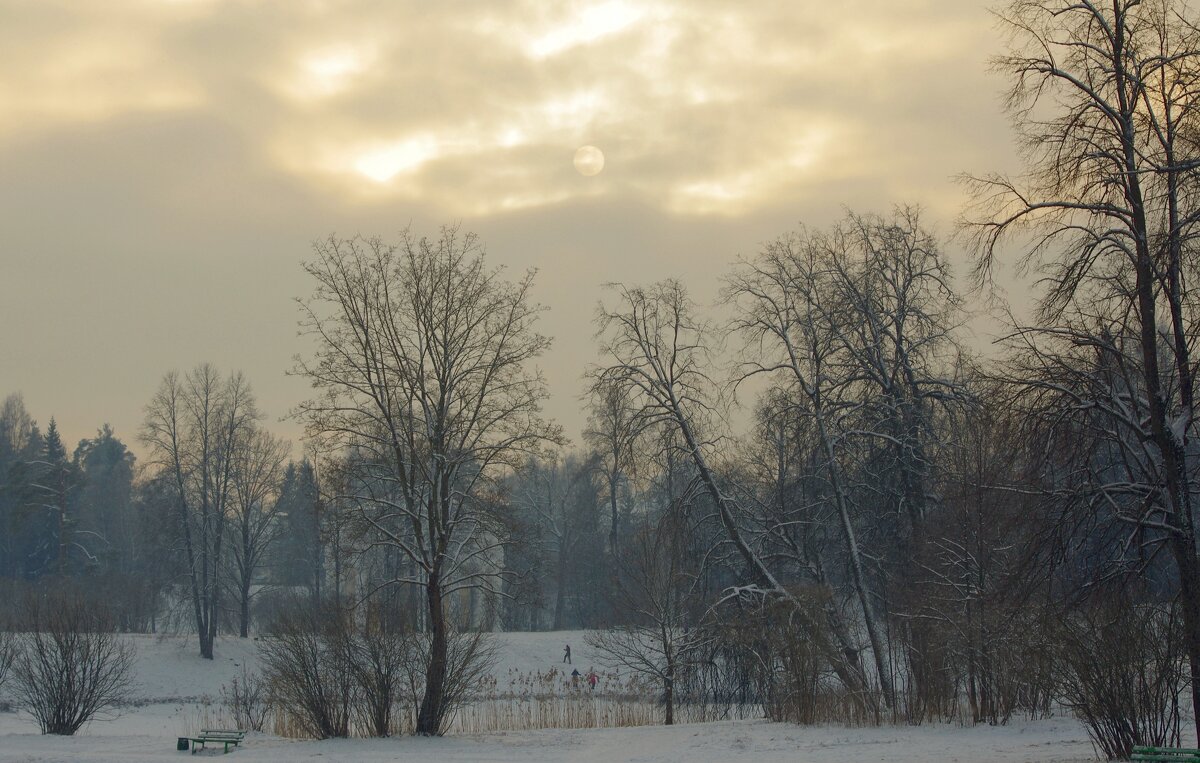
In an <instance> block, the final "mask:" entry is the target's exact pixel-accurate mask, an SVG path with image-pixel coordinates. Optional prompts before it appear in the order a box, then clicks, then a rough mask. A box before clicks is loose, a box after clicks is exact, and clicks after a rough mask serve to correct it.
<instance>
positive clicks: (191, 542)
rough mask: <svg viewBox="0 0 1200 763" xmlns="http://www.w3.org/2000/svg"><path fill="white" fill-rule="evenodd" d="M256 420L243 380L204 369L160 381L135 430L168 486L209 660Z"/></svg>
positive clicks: (203, 652) (251, 397)
mask: <svg viewBox="0 0 1200 763" xmlns="http://www.w3.org/2000/svg"><path fill="white" fill-rule="evenodd" d="M258 418H259V413H258V408H257V407H256V405H255V401H254V395H253V394H252V393H251V391H250V385H249V384H248V383H247V382H246V379H245V377H243V376H242V375H241V374H240V373H233V374H230V375H229V376H222V375H221V374H220V372H218V371H217V369H216V368H214V367H213V366H211V365H209V364H207V363H205V364H202V365H199V366H196V368H194V369H192V370H191V371H190V372H188V373H187V374H184V375H183V376H182V377H181V376H180V375H179V374H178V373H175V372H174V371H172V372H170V373H168V374H167V375H166V376H165V377H163V380H162V383H161V384H160V385H159V388H158V391H157V392H156V393H155V395H154V398H153V399H152V400H151V401H150V403H149V404H148V405H147V406H146V418H145V423H144V424H143V425H142V431H141V441H142V443H143V444H144V445H145V446H146V448H147V450H148V455H149V462H150V463H151V464H153V465H154V466H156V467H157V468H158V469H159V470H160V471H161V473H162V474H163V475H165V476H166V477H167V479H168V481H169V484H170V485H171V492H172V493H173V495H172V496H171V497H172V499H173V502H174V504H175V508H176V517H177V531H178V533H179V537H180V538H181V540H182V544H183V550H184V553H185V554H186V559H185V563H184V568H185V569H186V570H187V573H188V584H189V590H190V593H191V603H192V612H193V616H194V618H195V622H196V633H197V635H198V636H199V640H200V656H201V657H205V658H207V659H210V660H211V659H212V657H213V641H214V640H215V638H216V634H217V621H218V618H219V615H220V609H221V592H222V586H223V585H224V581H223V579H222V577H223V574H224V572H223V570H224V566H223V565H224V558H223V553H224V551H225V537H226V530H227V525H228V520H229V516H230V514H231V512H232V508H233V507H232V504H233V500H234V474H235V468H234V466H235V463H236V461H237V453H238V449H239V447H241V445H242V443H243V442H244V440H245V439H246V438H247V437H249V436H250V435H251V434H252V433H253V431H254V429H255V425H256V421H257V419H258Z"/></svg>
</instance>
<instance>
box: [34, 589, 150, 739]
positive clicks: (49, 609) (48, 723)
mask: <svg viewBox="0 0 1200 763" xmlns="http://www.w3.org/2000/svg"><path fill="white" fill-rule="evenodd" d="M24 616H25V620H26V622H27V623H28V624H29V626H30V631H29V632H27V633H25V634H24V635H23V636H22V637H21V638H20V642H21V644H20V648H19V651H18V653H17V655H16V659H15V661H14V662H13V663H12V664H13V675H14V678H15V681H16V694H17V698H18V699H19V701H20V702H21V703H22V704H23V705H24V706H25V708H26V709H27V710H28V711H29V713H30V715H32V716H33V717H34V719H35V720H37V722H38V726H39V727H40V728H41V731H42V733H43V734H65V735H70V734H74V733H75V732H76V731H78V730H79V729H80V727H82V726H83V725H84V724H86V723H88V722H89V721H91V720H92V719H93V718H95V717H96V715H97V714H98V713H100V712H101V711H103V710H106V709H108V708H111V707H113V706H115V705H117V704H119V703H121V702H123V701H125V700H126V699H127V698H128V693H129V689H130V685H131V673H132V668H133V659H134V653H133V649H132V647H131V646H130V645H129V644H128V643H127V642H125V641H123V640H121V638H120V637H119V636H118V635H117V634H116V633H114V628H113V626H114V624H115V620H114V618H113V617H112V615H111V613H109V612H107V611H106V610H104V609H103V608H100V607H98V606H97V604H96V603H95V602H89V601H86V600H85V599H83V598H82V597H80V596H78V595H69V594H56V595H50V596H44V597H31V598H30V599H28V603H27V604H26V608H25V612H24Z"/></svg>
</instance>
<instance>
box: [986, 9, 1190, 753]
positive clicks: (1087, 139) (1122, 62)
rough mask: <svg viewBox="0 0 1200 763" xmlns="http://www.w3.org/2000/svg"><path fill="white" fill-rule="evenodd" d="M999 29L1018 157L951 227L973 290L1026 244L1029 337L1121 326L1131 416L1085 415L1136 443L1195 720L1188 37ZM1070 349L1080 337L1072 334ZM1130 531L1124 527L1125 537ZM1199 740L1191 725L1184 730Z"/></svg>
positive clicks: (1042, 13)
mask: <svg viewBox="0 0 1200 763" xmlns="http://www.w3.org/2000/svg"><path fill="white" fill-rule="evenodd" d="M1001 18H1002V19H1003V20H1004V21H1005V23H1006V24H1007V25H1008V27H1009V29H1010V30H1011V31H1012V41H1013V42H1012V49H1011V52H1010V53H1009V54H1008V55H1006V56H1004V57H1002V58H999V59H997V61H996V67H997V68H998V69H999V70H1000V71H1001V72H1003V73H1004V74H1006V75H1007V76H1008V77H1009V79H1010V81H1011V82H1012V88H1011V90H1010V91H1009V94H1008V107H1009V111H1010V114H1011V115H1012V117H1013V121H1014V123H1015V124H1016V126H1017V129H1018V132H1019V135H1020V138H1021V140H1022V141H1023V143H1024V146H1025V149H1026V157H1027V160H1028V170H1029V171H1028V173H1027V174H1026V175H1025V176H1023V177H1021V178H1018V179H1011V178H1008V177H1003V176H999V175H991V176H986V177H980V178H973V179H970V181H969V182H970V183H971V184H972V186H973V188H974V191H975V199H976V203H975V206H974V207H973V208H972V209H971V210H969V211H968V212H967V213H966V215H965V219H964V224H965V226H966V230H967V231H969V232H970V233H971V234H972V236H973V238H972V243H973V244H974V248H975V251H976V253H977V255H978V263H979V264H978V271H977V273H978V275H979V276H980V278H981V279H984V280H986V279H987V277H988V275H989V274H990V271H991V268H992V265H993V263H994V262H995V261H996V260H997V259H998V257H999V253H1000V251H1001V245H1002V244H1003V243H1005V242H1007V241H1009V240H1011V239H1013V238H1014V236H1023V235H1025V234H1029V237H1028V238H1018V239H1017V241H1018V242H1019V243H1024V242H1030V244H1029V246H1028V248H1027V254H1026V258H1025V262H1026V263H1032V264H1034V265H1037V266H1038V267H1039V268H1040V269H1041V272H1042V274H1043V280H1042V284H1043V286H1044V293H1043V297H1042V302H1041V311H1040V315H1039V316H1038V317H1039V321H1038V323H1039V325H1038V326H1037V327H1034V329H1033V331H1039V330H1040V331H1041V332H1042V335H1043V338H1046V337H1050V338H1052V337H1053V336H1054V334H1055V332H1056V331H1057V330H1058V328H1059V327H1060V326H1061V320H1060V319H1061V317H1062V316H1063V314H1064V311H1066V310H1067V309H1068V308H1071V312H1075V311H1078V312H1079V313H1082V314H1086V315H1089V316H1095V317H1100V316H1103V319H1105V320H1107V321H1116V322H1119V323H1123V324H1126V325H1127V326H1128V328H1129V329H1130V333H1129V336H1130V337H1132V338H1134V339H1135V342H1136V346H1135V347H1134V348H1132V349H1133V357H1135V358H1136V359H1137V363H1138V364H1137V367H1136V375H1137V379H1136V385H1135V386H1134V387H1133V388H1132V389H1131V390H1130V391H1129V394H1136V395H1137V396H1139V397H1140V398H1141V401H1142V403H1143V404H1144V411H1145V416H1144V418H1142V419H1140V420H1136V421H1135V420H1131V419H1130V418H1129V417H1128V415H1127V414H1128V409H1127V406H1126V402H1125V400H1123V399H1121V398H1120V397H1119V396H1118V397H1117V398H1115V399H1114V398H1108V399H1107V400H1105V401H1103V402H1102V401H1099V400H1094V401H1093V400H1089V401H1087V407H1076V408H1075V409H1074V410H1075V411H1090V410H1092V409H1091V407H1090V406H1091V405H1093V404H1095V405H1099V406H1101V409H1102V410H1105V409H1107V410H1109V411H1110V412H1112V413H1113V416H1114V420H1113V422H1112V426H1113V427H1114V428H1116V429H1124V428H1126V427H1131V429H1130V431H1131V433H1132V435H1133V436H1134V437H1135V439H1136V440H1137V441H1139V442H1141V443H1144V445H1145V448H1146V452H1145V456H1146V460H1145V461H1144V462H1143V463H1144V464H1146V465H1147V466H1149V467H1150V470H1149V471H1148V472H1146V473H1145V480H1146V482H1148V483H1150V484H1152V485H1153V494H1152V498H1151V500H1149V501H1148V502H1147V504H1146V506H1145V507H1144V510H1143V513H1142V515H1141V517H1140V519H1139V520H1138V524H1139V525H1142V526H1145V527H1153V528H1155V529H1158V530H1161V531H1162V532H1164V533H1166V534H1167V536H1168V537H1169V539H1170V540H1169V543H1168V548H1169V550H1170V553H1171V556H1172V558H1173V560H1174V562H1175V566H1176V568H1177V571H1178V580H1179V591H1180V600H1181V606H1182V619H1183V632H1184V639H1185V641H1186V645H1187V648H1186V652H1187V655H1188V658H1189V661H1190V663H1191V676H1192V680H1191V685H1192V704H1193V708H1194V710H1195V715H1196V718H1197V720H1198V721H1200V563H1198V562H1197V556H1196V549H1197V539H1196V527H1195V521H1194V513H1193V512H1194V506H1193V501H1194V492H1195V486H1194V482H1195V475H1194V471H1195V467H1194V460H1195V459H1194V453H1193V451H1194V449H1193V448H1190V447H1189V442H1190V438H1191V437H1192V436H1193V434H1194V432H1195V428H1196V418H1195V417H1196V411H1195V405H1194V400H1195V360H1194V358H1193V347H1192V344H1193V339H1194V337H1195V336H1196V333H1197V332H1196V328H1197V327H1196V319H1197V316H1198V315H1200V313H1198V311H1197V309H1196V308H1197V302H1196V300H1197V297H1196V290H1195V289H1188V288H1187V285H1186V284H1187V280H1188V278H1189V277H1193V276H1194V275H1195V272H1196V265H1197V261H1196V258H1195V249H1194V245H1193V243H1192V242H1193V238H1194V236H1195V233H1196V230H1197V227H1196V224H1197V221H1198V220H1200V205H1197V203H1196V201H1197V199H1200V196H1198V195H1197V193H1196V191H1197V190H1198V185H1197V181H1198V180H1200V174H1198V173H1197V168H1198V167H1200V154H1198V152H1197V148H1198V146H1197V143H1196V140H1195V137H1196V131H1195V126H1194V125H1195V119H1196V109H1197V105H1198V103H1200V102H1198V101H1197V99H1196V98H1195V88H1196V84H1197V72H1198V70H1197V63H1198V62H1200V30H1198V28H1197V25H1196V23H1195V20H1194V18H1192V17H1191V16H1190V15H1189V9H1187V8H1186V7H1184V6H1183V5H1181V4H1178V3H1174V2H1171V0H1153V1H1151V2H1146V1H1143V0H1111V2H1108V3H1104V4H1098V3H1093V2H1071V1H1069V0H1018V1H1016V2H1012V3H1010V4H1009V5H1008V7H1007V9H1006V10H1005V11H1004V12H1003V13H1002V15H1001ZM1068 333H1069V334H1070V335H1071V337H1072V339H1071V341H1083V342H1086V341H1088V338H1087V337H1085V336H1080V335H1079V332H1078V331H1076V330H1074V329H1069V330H1068ZM1136 529H1137V528H1133V530H1134V532H1136ZM1197 731H1198V733H1200V727H1198V729H1197Z"/></svg>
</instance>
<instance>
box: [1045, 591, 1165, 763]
mask: <svg viewBox="0 0 1200 763" xmlns="http://www.w3.org/2000/svg"><path fill="white" fill-rule="evenodd" d="M1182 627H1183V626H1182V623H1181V621H1180V617H1179V614H1178V612H1177V609H1176V607H1175V606H1167V605H1158V604H1141V605H1137V604H1135V603H1134V602H1131V601H1130V600H1129V598H1128V597H1125V596H1108V597H1105V598H1104V599H1103V600H1102V601H1098V602H1096V603H1090V604H1088V605H1086V606H1084V607H1081V608H1079V609H1078V611H1076V612H1074V613H1073V614H1071V615H1069V616H1067V617H1066V618H1064V619H1063V620H1062V624H1061V627H1060V630H1059V632H1058V637H1059V641H1060V644H1059V659H1060V661H1061V665H1062V670H1061V674H1060V687H1059V693H1060V694H1061V697H1062V701H1063V703H1064V704H1066V705H1067V706H1068V707H1070V708H1071V709H1072V710H1074V711H1075V713H1076V714H1077V715H1078V716H1079V717H1080V719H1081V720H1082V721H1083V723H1084V725H1085V726H1087V729H1088V733H1089V734H1090V735H1091V737H1092V740H1093V741H1094V742H1095V743H1096V745H1097V746H1098V747H1099V748H1100V749H1101V750H1102V751H1103V752H1104V754H1105V755H1106V756H1107V757H1109V758H1110V759H1120V760H1127V759H1128V758H1129V755H1130V753H1131V752H1132V750H1133V747H1134V745H1154V746H1178V745H1179V720H1180V717H1179V716H1180V713H1179V695H1180V692H1181V691H1182V690H1183V689H1184V687H1185V686H1186V683H1187V681H1186V674H1185V670H1186V667H1185V663H1184V661H1183V649H1182V642H1183V630H1182Z"/></svg>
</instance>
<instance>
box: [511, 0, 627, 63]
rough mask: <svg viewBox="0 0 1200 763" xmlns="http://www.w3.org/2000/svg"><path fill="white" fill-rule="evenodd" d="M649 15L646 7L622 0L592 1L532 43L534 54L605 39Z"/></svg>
mask: <svg viewBox="0 0 1200 763" xmlns="http://www.w3.org/2000/svg"><path fill="white" fill-rule="evenodd" d="M645 15H646V12H645V9H644V8H639V7H637V6H635V5H633V4H631V3H627V2H621V0H611V1H610V2H604V3H599V4H597V5H590V6H588V7H586V8H584V9H583V10H582V11H580V12H579V14H578V15H577V16H575V17H573V18H570V19H568V20H567V21H565V22H564V23H562V24H560V25H558V26H556V27H555V28H554V29H552V30H550V31H549V32H547V33H546V34H544V35H542V36H540V37H538V38H536V39H534V40H533V41H532V42H531V43H530V44H529V53H530V55H532V56H533V57H534V58H546V57H547V56H553V55H556V54H558V53H562V52H563V51H566V50H570V49H571V48H574V47H576V46H578V45H586V44H588V43H590V42H595V41H596V40H600V39H603V38H605V37H608V36H609V35H613V34H616V33H618V32H621V31H623V30H625V29H628V28H629V27H631V26H633V25H634V24H636V23H637V22H638V21H640V20H641V19H642V18H643V17H644V16H645Z"/></svg>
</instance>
